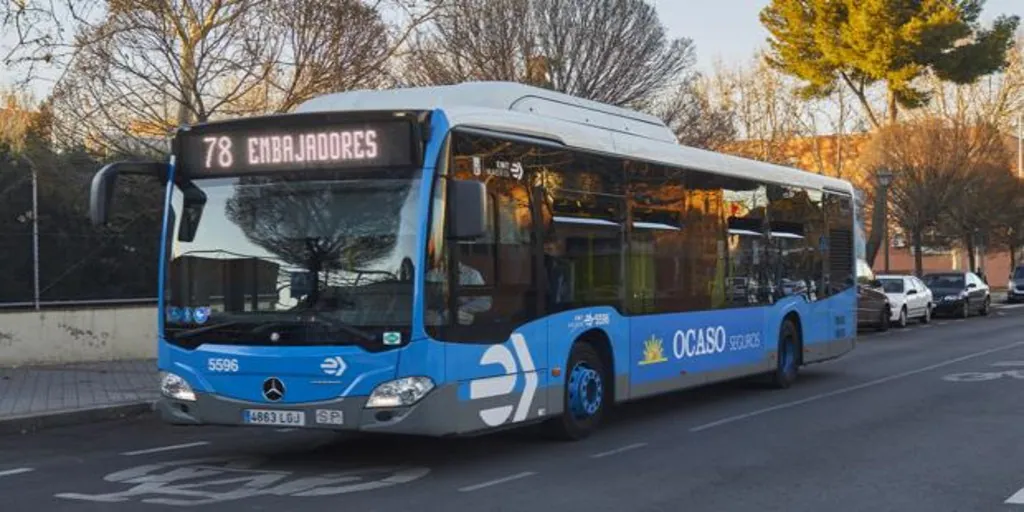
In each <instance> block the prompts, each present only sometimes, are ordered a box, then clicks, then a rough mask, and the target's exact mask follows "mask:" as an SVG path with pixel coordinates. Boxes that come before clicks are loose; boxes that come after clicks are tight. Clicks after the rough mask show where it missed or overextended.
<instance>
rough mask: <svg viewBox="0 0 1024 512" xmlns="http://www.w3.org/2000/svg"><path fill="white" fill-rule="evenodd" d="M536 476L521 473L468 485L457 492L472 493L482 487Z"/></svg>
mask: <svg viewBox="0 0 1024 512" xmlns="http://www.w3.org/2000/svg"><path fill="white" fill-rule="evenodd" d="M536 474H537V473H534V472H533V471H524V472H522V473H518V474H515V475H510V476H506V477H505V478H499V479H497V480H490V481H487V482H484V483H482V484H476V485H470V486H468V487H463V488H461V489H459V492H473V491H477V490H480V489H483V488H484V487H490V486H492V485H498V484H503V483H506V482H511V481H513V480H519V479H521V478H526V477H528V476H533V475H536Z"/></svg>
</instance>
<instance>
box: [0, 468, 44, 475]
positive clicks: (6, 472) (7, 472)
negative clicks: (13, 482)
mask: <svg viewBox="0 0 1024 512" xmlns="http://www.w3.org/2000/svg"><path fill="white" fill-rule="evenodd" d="M32 471H35V469H32V468H15V469H7V470H4V471H0V476H14V475H20V474H23V473H30V472H32Z"/></svg>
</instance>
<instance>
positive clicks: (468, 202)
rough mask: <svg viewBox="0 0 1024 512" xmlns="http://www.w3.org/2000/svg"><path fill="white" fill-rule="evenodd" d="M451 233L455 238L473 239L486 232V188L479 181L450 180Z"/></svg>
mask: <svg viewBox="0 0 1024 512" xmlns="http://www.w3.org/2000/svg"><path fill="white" fill-rule="evenodd" d="M449 183H450V185H451V187H452V188H451V192H452V197H453V200H454V203H453V204H454V206H455V208H454V211H453V212H452V232H451V235H452V237H453V238H455V239H456V240H474V239H477V238H480V237H482V236H484V234H486V233H487V225H486V222H487V189H486V187H485V186H484V184H483V183H481V182H479V181H464V180H452V181H451V182H449Z"/></svg>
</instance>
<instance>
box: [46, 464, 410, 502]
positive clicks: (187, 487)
mask: <svg viewBox="0 0 1024 512" xmlns="http://www.w3.org/2000/svg"><path fill="white" fill-rule="evenodd" d="M268 462H269V461H268V460H267V459H264V458H260V457H241V458H230V457H209V458H198V459H188V460H176V461H169V462H159V463H152V464H143V465H141V466H135V467H132V468H128V469H124V470H121V471H116V472H114V473H110V474H108V475H106V476H104V477H103V481H104V482H110V483H117V484H122V485H125V486H128V487H127V488H125V489H122V490H120V491H116V492H105V493H99V494H86V493H81V492H62V493H57V494H54V495H53V496H54V497H55V498H59V499H65V500H75V501H86V502H92V503H126V502H135V503H147V504H155V505H170V506H178V507H194V506H202V505H212V504H223V503H226V502H232V501H241V500H245V499H251V498H255V497H259V496H279V497H294V498H302V497H324V496H338V495H342V494H350V493H356V492H366V491H374V490H379V489H384V488H388V487H393V486H396V485H401V484H405V483H410V482H413V481H415V480H418V479H420V478H423V477H425V476H426V475H427V474H429V473H430V469H429V468H425V467H418V466H375V467H362V468H352V469H341V468H335V467H332V468H329V469H324V468H321V470H314V471H291V470H284V469H279V468H275V467H273V465H272V464H268Z"/></svg>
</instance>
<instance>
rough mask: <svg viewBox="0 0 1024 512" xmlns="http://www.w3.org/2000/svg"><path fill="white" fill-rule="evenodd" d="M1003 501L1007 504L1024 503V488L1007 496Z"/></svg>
mask: <svg viewBox="0 0 1024 512" xmlns="http://www.w3.org/2000/svg"><path fill="white" fill-rule="evenodd" d="M1003 503H1005V504H1007V505H1024V489H1021V490H1019V491H1017V492H1015V493H1013V496H1010V497H1009V498H1006V501H1004V502H1003Z"/></svg>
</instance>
